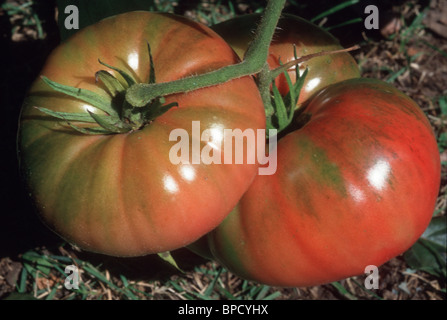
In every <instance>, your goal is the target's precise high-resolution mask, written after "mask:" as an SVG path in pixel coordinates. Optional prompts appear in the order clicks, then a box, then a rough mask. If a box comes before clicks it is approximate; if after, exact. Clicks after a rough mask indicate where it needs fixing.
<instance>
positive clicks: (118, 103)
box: [35, 43, 178, 134]
mask: <svg viewBox="0 0 447 320" xmlns="http://www.w3.org/2000/svg"><path fill="white" fill-rule="evenodd" d="M147 46H148V53H149V60H150V75H149V84H154V83H155V80H156V78H155V68H154V63H153V60H152V54H151V50H150V45H149V43H148V44H147ZM98 62H99V63H100V64H101V65H104V66H106V67H107V68H109V69H112V70H113V71H115V72H117V73H118V74H119V75H120V76H121V77H122V78H123V79H124V82H125V83H122V82H121V81H119V80H118V79H117V78H116V77H115V76H114V75H112V74H111V73H110V72H109V71H106V70H99V71H97V72H96V74H95V80H96V82H98V81H101V82H102V83H103V84H104V86H105V87H106V89H107V91H108V94H109V99H104V96H100V95H99V94H97V93H95V92H93V91H90V90H86V89H81V88H75V87H70V86H66V85H63V84H60V83H57V82H54V81H52V80H50V79H48V78H47V77H45V76H42V77H41V78H42V80H43V81H44V82H45V83H46V84H47V85H49V86H50V87H51V88H52V89H53V90H55V91H58V92H61V93H64V94H66V95H68V96H72V97H74V98H77V99H80V100H82V101H84V102H86V103H88V104H90V105H91V106H92V107H93V108H89V107H87V108H86V111H87V113H85V112H82V113H81V112H80V113H69V112H58V111H52V110H50V109H47V108H42V107H35V108H37V109H38V110H39V111H41V112H43V113H46V114H47V115H50V116H52V117H55V118H58V119H61V120H64V121H65V122H66V123H67V124H68V125H69V126H70V127H72V128H73V129H74V130H76V131H78V132H80V133H83V134H119V133H126V132H132V131H136V130H140V129H142V128H143V127H145V126H146V125H148V124H150V123H151V122H152V121H153V120H154V119H156V118H157V117H159V116H161V115H162V114H163V113H165V112H167V111H168V110H169V109H171V108H172V107H177V106H178V104H177V103H176V102H173V103H169V104H165V103H166V100H165V98H164V97H156V98H154V99H152V100H151V101H149V102H148V103H146V104H145V105H143V106H139V105H138V106H135V105H131V104H130V103H129V102H128V101H127V100H126V99H125V95H126V92H127V90H128V89H129V88H130V87H131V86H133V85H135V84H136V83H137V82H136V81H135V80H134V78H133V77H132V76H131V75H129V74H128V73H127V72H125V71H123V70H121V69H118V68H116V67H114V66H111V65H109V64H107V63H105V62H102V61H101V60H100V59H98ZM95 109H96V110H95ZM98 110H99V111H100V112H98ZM74 122H75V123H83V124H96V125H95V126H93V127H92V126H79V125H75V124H73V123H74ZM98 125H99V127H98Z"/></svg>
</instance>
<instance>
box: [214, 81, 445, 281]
mask: <svg viewBox="0 0 447 320" xmlns="http://www.w3.org/2000/svg"><path fill="white" fill-rule="evenodd" d="M304 112H305V113H306V114H308V115H310V120H309V122H307V123H306V124H305V125H304V126H303V127H302V128H300V129H297V130H295V131H293V132H292V133H290V134H288V135H286V136H285V137H283V138H282V139H281V140H280V141H279V142H278V145H277V152H278V153H277V155H278V160H277V161H278V170H277V172H276V174H274V175H271V176H257V177H256V179H255V181H254V182H253V184H252V185H251V186H250V188H249V189H248V191H247V192H246V194H245V195H244V196H243V198H242V199H241V201H240V202H239V204H238V206H237V207H236V208H235V210H233V212H232V213H231V214H230V215H229V216H228V217H227V218H226V219H225V220H224V222H223V223H222V224H221V225H219V227H218V228H217V229H216V230H214V231H213V232H211V233H210V234H209V236H208V239H209V243H210V248H211V251H212V253H213V255H214V256H215V257H216V259H217V260H218V261H220V263H222V264H223V265H224V266H226V267H227V268H228V269H229V270H231V271H233V272H234V273H236V274H238V275H239V276H241V277H244V278H247V279H250V280H255V281H258V282H261V283H265V284H269V285H275V286H285V287H297V286H313V285H320V284H323V283H328V282H332V281H336V280H340V279H344V278H347V277H350V276H354V275H360V274H363V273H364V270H365V267H366V266H368V265H376V266H380V265H381V264H383V263H384V262H386V261H388V260H390V259H391V258H393V257H395V256H397V255H399V254H401V253H402V252H404V251H405V250H407V249H408V248H409V247H410V246H411V245H412V244H413V243H414V242H415V241H416V240H417V239H418V238H419V237H420V235H421V234H422V233H423V231H424V230H425V229H426V227H427V226H428V224H429V221H430V219H431V217H432V214H433V210H434V207H435V203H436V198H437V195H438V191H439V186H440V156H439V152H438V149H437V144H436V139H435V137H434V134H433V131H432V128H431V127H430V124H429V122H428V121H427V119H426V118H425V115H424V114H423V112H422V111H421V110H420V109H419V107H418V106H417V105H416V104H415V103H414V102H413V101H412V100H411V99H410V98H408V97H407V96H405V95H404V94H403V93H401V92H399V91H398V90H396V89H395V88H393V87H392V86H391V85H389V84H386V83H384V82H381V81H379V80H374V79H351V80H347V81H343V82H340V83H337V84H334V85H331V86H329V87H327V88H326V89H323V90H322V91H321V92H320V93H319V94H318V95H317V96H316V97H315V98H314V99H313V100H312V101H311V102H310V103H309V105H308V107H307V108H306V109H305V110H304Z"/></svg>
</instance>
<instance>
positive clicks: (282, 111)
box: [272, 81, 288, 131]
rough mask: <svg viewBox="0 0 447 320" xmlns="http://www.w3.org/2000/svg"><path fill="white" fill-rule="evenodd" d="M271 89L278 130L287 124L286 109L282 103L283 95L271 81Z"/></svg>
mask: <svg viewBox="0 0 447 320" xmlns="http://www.w3.org/2000/svg"><path fill="white" fill-rule="evenodd" d="M272 91H273V107H274V108H275V115H276V119H277V121H278V130H280V131H281V130H282V129H284V128H285V127H286V126H287V125H288V117H287V109H286V105H285V104H284V100H283V97H282V96H281V94H280V93H279V90H278V87H277V86H276V84H275V82H274V81H273V82H272Z"/></svg>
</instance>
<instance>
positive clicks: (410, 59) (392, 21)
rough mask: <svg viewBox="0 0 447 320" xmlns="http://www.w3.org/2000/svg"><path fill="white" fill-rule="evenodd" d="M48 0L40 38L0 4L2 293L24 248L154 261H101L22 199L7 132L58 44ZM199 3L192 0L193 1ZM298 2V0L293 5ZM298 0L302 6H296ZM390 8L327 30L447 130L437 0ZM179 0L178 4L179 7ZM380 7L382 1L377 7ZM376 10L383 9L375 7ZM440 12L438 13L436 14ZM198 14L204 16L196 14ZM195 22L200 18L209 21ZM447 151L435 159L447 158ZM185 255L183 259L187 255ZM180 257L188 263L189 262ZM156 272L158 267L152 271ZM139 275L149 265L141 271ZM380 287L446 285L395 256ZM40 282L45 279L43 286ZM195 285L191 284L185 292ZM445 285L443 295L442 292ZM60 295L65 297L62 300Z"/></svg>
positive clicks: (431, 296)
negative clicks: (370, 24) (377, 16)
mask: <svg viewBox="0 0 447 320" xmlns="http://www.w3.org/2000/svg"><path fill="white" fill-rule="evenodd" d="M25 2H26V1H22V0H16V1H14V0H0V4H2V5H3V4H5V3H10V4H23V3H25ZM55 2H56V1H55V0H46V1H40V2H39V1H37V3H36V4H35V5H34V10H35V12H36V13H37V14H38V16H39V17H40V20H41V22H42V30H43V34H39V31H38V30H37V29H36V27H35V26H25V25H24V16H23V15H20V14H14V15H8V14H7V12H6V11H5V10H3V9H0V32H1V33H0V37H1V38H0V44H1V48H2V49H1V50H0V55H1V56H0V61H1V62H2V68H1V70H2V71H3V74H4V76H3V77H1V79H0V88H1V94H0V105H1V106H2V109H3V111H4V112H6V114H4V116H3V117H2V118H1V126H0V128H1V129H0V130H1V137H2V139H1V141H0V149H1V150H2V151H3V155H2V157H1V159H0V161H1V167H2V168H3V169H2V171H1V173H0V175H1V179H2V184H1V185H2V186H3V190H2V192H0V197H1V198H0V201H1V203H2V204H3V206H2V213H1V214H2V223H1V224H0V299H1V298H2V297H5V296H7V295H8V294H9V293H10V292H13V291H15V290H16V284H17V282H18V279H19V276H20V273H21V270H22V268H23V260H22V255H23V253H24V252H26V251H28V250H31V249H33V250H39V251H40V252H49V253H53V254H60V255H61V254H62V255H65V256H69V257H71V256H76V257H80V258H82V259H88V260H89V261H92V263H93V264H94V262H98V263H102V265H103V266H104V267H105V268H108V269H107V270H109V272H110V276H111V277H116V278H119V275H120V274H121V273H124V274H126V276H127V277H128V278H132V277H133V278H134V279H140V278H141V277H144V275H143V273H144V272H143V269H145V268H143V266H147V265H152V266H153V265H154V264H155V265H157V262H154V259H153V258H152V257H144V258H139V259H137V258H135V259H131V260H127V261H124V260H122V259H113V258H104V257H102V256H98V255H93V254H88V253H82V252H79V251H77V250H76V249H75V248H72V247H70V246H67V245H65V246H62V245H61V241H60V239H59V238H58V237H57V236H55V235H54V234H53V233H52V232H50V231H49V230H48V229H47V228H46V227H45V226H44V225H43V224H42V223H41V221H39V219H38V218H37V215H36V214H35V212H34V209H33V207H32V205H31V203H30V201H29V199H28V198H27V195H26V191H25V190H24V189H23V185H22V183H21V181H20V179H19V175H18V161H17V156H16V145H15V138H16V132H17V119H18V117H19V112H20V106H21V104H22V101H23V98H24V96H25V93H26V91H27V89H28V87H29V86H30V84H31V82H32V81H33V80H34V78H35V77H36V75H37V74H38V72H39V70H40V69H41V67H42V65H43V63H44V61H45V58H46V57H47V56H48V54H49V53H50V52H51V50H52V49H53V48H54V47H55V46H56V45H57V44H58V43H59V41H60V40H59V34H58V31H57V30H58V29H57V23H56V19H55V17H56V10H55V8H56V3H55ZM198 2H199V1H193V3H194V4H196V5H197V3H198ZM233 2H234V3H235V10H236V12H237V13H238V14H242V13H248V12H252V11H254V10H255V9H256V6H255V5H254V1H233ZM301 2H303V3H304V2H306V1H301ZM301 2H300V3H301ZM179 3H180V4H179V5H178V7H177V12H176V13H177V14H183V15H186V16H188V17H191V18H196V19H198V20H200V19H202V18H200V15H198V14H197V12H196V11H195V9H194V8H195V7H194V5H192V4H190V3H192V2H188V4H189V5H184V3H185V2H182V1H179ZM213 3H214V5H215V7H212V8H210V10H213V9H215V10H221V13H228V7H224V6H223V5H222V6H219V5H218V4H216V2H213V1H211V5H212V4H213ZM313 3H314V5H313V6H311V5H309V6H308V7H306V8H307V9H306V10H305V11H300V10H299V9H300V7H294V6H291V5H289V6H288V7H287V9H286V10H288V11H289V12H292V13H296V14H298V15H301V16H303V17H305V18H310V17H312V16H314V15H315V13H318V12H321V7H319V5H321V3H325V4H326V3H327V1H326V2H325V1H316V0H315V1H313ZM395 3H397V5H394V6H390V5H387V6H384V7H383V12H386V14H384V16H386V17H387V20H386V21H385V22H383V23H381V29H380V30H376V31H374V30H373V31H366V30H364V29H363V28H362V27H358V28H357V27H352V26H351V27H347V28H338V29H337V30H334V31H333V34H334V35H335V36H337V37H338V38H339V39H340V41H341V43H342V44H343V45H344V46H350V45H353V44H361V49H360V50H357V51H355V52H353V53H352V54H353V55H354V57H355V58H356V59H357V61H358V62H359V64H360V66H361V68H362V70H363V76H364V77H373V78H379V79H383V80H387V79H389V78H390V76H392V75H393V74H394V73H395V72H399V71H401V70H402V73H400V74H399V75H398V76H397V77H396V79H395V81H394V82H393V84H394V85H395V86H396V87H397V88H398V89H400V90H402V91H403V92H405V93H406V94H407V95H409V96H410V97H412V98H413V99H414V100H415V101H416V102H417V103H418V104H419V105H420V106H421V107H422V109H423V110H424V111H425V112H426V113H427V115H428V117H429V120H430V121H431V123H432V125H433V128H434V130H435V131H436V133H437V134H440V133H441V132H445V131H446V130H447V129H446V128H447V119H446V118H445V116H442V115H441V114H440V111H439V109H440V107H439V98H440V97H442V96H447V54H446V52H447V30H446V29H447V22H446V20H445V17H447V13H446V12H447V9H446V7H447V5H446V2H445V1H442V0H438V1H431V3H430V4H429V3H428V2H427V1H396V2H395ZM182 4H183V5H182ZM427 7H428V8H429V11H428V14H427V15H426V18H425V20H424V21H423V23H422V24H421V26H422V27H419V28H415V29H414V30H411V32H409V31H408V32H407V31H405V30H410V27H409V24H410V22H411V21H413V19H414V18H415V17H416V15H417V14H418V12H419V11H420V10H422V9H424V8H427ZM358 10H359V9H358V8H355V7H354V8H352V9H351V11H349V12H344V13H343V15H339V16H338V18H331V19H332V20H331V19H329V20H327V21H324V22H325V25H335V24H337V23H339V21H338V19H339V20H340V21H347V19H348V18H349V15H357V16H358ZM380 10H382V7H381V9H380ZM381 12H382V11H381ZM442 12H444V13H443V14H440V13H442ZM202 20H203V19H202ZM202 22H204V23H207V20H203V21H202ZM446 152H447V151H444V153H443V154H442V155H441V157H442V159H443V160H444V161H446V160H447V153H446ZM442 177H443V180H442V184H441V191H440V197H439V200H438V205H437V208H438V209H440V210H445V208H446V201H447V199H446V197H445V194H447V193H446V184H447V181H446V180H447V179H446V177H447V172H446V166H443V172H442ZM177 254H178V255H180V256H182V257H188V258H187V259H190V260H189V264H190V266H189V269H188V267H186V269H187V270H189V271H187V273H186V275H179V274H178V273H176V272H174V271H170V272H169V274H168V275H166V274H165V275H164V276H167V277H173V278H175V277H179V276H184V277H186V278H187V279H188V281H189V284H188V285H189V286H190V288H189V289H191V288H197V287H198V288H201V287H204V286H206V284H207V283H209V281H210V280H209V278H208V277H205V276H204V275H203V274H197V273H194V272H193V271H192V267H193V266H195V265H203V267H204V268H212V266H211V265H210V262H206V261H204V260H202V259H200V258H198V257H193V258H191V257H190V255H188V254H187V253H185V252H184V251H183V250H180V251H179V252H178V253H177ZM185 259H186V258H185ZM187 259H186V260H187ZM154 268H155V269H156V267H154ZM146 272H147V271H146ZM380 274H381V281H380V288H379V289H378V290H375V291H374V294H375V295H376V296H378V297H381V298H383V299H387V300H443V299H445V281H442V280H440V279H438V278H436V277H434V276H432V275H430V274H428V273H425V272H420V271H418V272H410V271H409V270H408V265H407V264H406V262H405V260H404V259H403V258H402V257H397V258H394V259H392V260H391V261H389V262H388V263H386V264H385V265H383V266H382V267H381V268H380ZM226 277H227V279H226V280H227V282H228V286H229V288H230V289H231V290H234V291H237V290H238V289H239V288H240V285H241V280H240V279H239V278H237V277H235V276H234V275H232V274H227V275H226ZM364 278H365V277H364V276H363V277H353V278H350V279H346V280H343V281H341V282H340V283H341V284H342V285H343V286H344V287H345V288H349V289H350V290H349V291H350V292H351V293H352V294H354V295H355V297H357V298H359V299H374V298H375V296H372V295H371V294H370V293H367V292H365V291H364V290H363V289H362V286H359V285H358V284H359V283H360V284H362V283H363V282H364ZM45 281H47V282H45V283H40V284H38V285H39V286H45V285H51V284H54V283H55V282H60V281H61V279H51V278H50V279H47V280H45ZM48 281H52V282H50V283H48ZM191 290H193V289H191ZM272 290H281V292H282V295H281V297H280V299H303V300H310V299H312V300H316V299H323V300H327V299H331V300H332V299H347V298H349V297H348V296H346V295H343V294H341V293H340V291H338V290H336V289H335V287H334V286H332V285H323V286H318V287H311V288H293V289H279V288H278V289H275V288H274V289H272ZM442 290H444V291H442ZM155 297H158V298H160V299H179V298H181V297H180V296H178V295H176V294H175V293H172V292H170V293H166V292H165V293H164V294H162V293H160V294H159V295H158V296H157V295H155ZM59 298H63V296H60V297H59Z"/></svg>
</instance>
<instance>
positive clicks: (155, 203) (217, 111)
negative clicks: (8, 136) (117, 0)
mask: <svg viewBox="0 0 447 320" xmlns="http://www.w3.org/2000/svg"><path fill="white" fill-rule="evenodd" d="M147 42H149V44H150V46H151V52H152V57H153V61H154V66H155V75H156V81H157V82H166V81H171V80H175V79H179V78H183V77H187V76H189V75H193V74H201V73H205V72H208V71H211V70H215V69H217V68H220V67H222V66H225V65H230V64H234V63H237V62H238V61H239V59H238V57H237V56H236V55H235V53H234V51H232V49H231V48H230V47H229V46H228V45H227V44H226V43H225V42H224V41H223V40H222V39H221V38H220V37H219V36H218V35H217V34H216V33H215V32H213V31H212V30H210V29H209V28H207V27H205V26H203V25H200V24H198V23H195V22H192V21H189V20H187V19H184V18H182V17H177V16H173V15H167V14H154V13H148V12H132V13H126V14H122V15H118V16H115V17H111V18H107V19H105V20H103V21H101V22H99V23H97V24H95V25H93V26H89V27H87V28H85V29H83V30H81V31H79V32H78V33H76V34H75V35H74V37H72V38H70V39H69V40H67V41H66V42H64V43H62V44H61V45H60V46H59V47H58V48H56V50H55V51H54V52H53V53H52V54H51V56H50V57H49V59H48V61H47V62H46V64H45V66H44V68H43V70H42V71H41V75H44V76H46V77H48V78H49V79H51V80H53V81H55V82H57V83H60V84H63V85H68V86H73V87H76V88H83V89H88V90H90V91H93V92H95V93H96V94H99V95H100V96H101V97H102V98H103V99H104V101H105V102H110V100H111V98H110V96H109V92H108V91H107V90H106V87H105V86H104V84H103V83H101V82H95V72H97V71H98V70H100V69H107V70H108V71H109V72H110V73H111V74H113V75H114V76H116V77H117V78H118V79H120V81H121V82H122V83H123V86H125V81H124V80H123V78H120V76H119V75H118V73H117V72H115V71H114V70H112V69H109V68H105V67H104V66H103V65H101V64H100V63H99V62H98V59H101V61H103V62H105V63H107V64H108V65H111V66H114V67H116V68H119V69H121V70H123V71H125V72H127V73H128V74H130V75H131V76H132V77H133V78H134V79H135V80H136V81H137V82H148V81H149V78H150V77H149V73H150V69H151V68H150V63H149V56H148V47H147ZM171 102H177V103H178V107H174V108H172V109H170V110H169V111H168V112H166V113H164V114H163V115H161V116H159V117H158V118H156V119H155V120H154V121H153V122H151V123H149V124H147V125H146V126H145V127H143V128H142V129H141V130H134V131H130V132H127V133H122V134H109V135H85V134H82V133H79V132H77V131H75V130H73V129H72V128H71V127H70V126H68V125H67V124H66V123H65V122H64V121H62V120H59V119H55V118H53V117H51V116H48V115H47V114H45V113H42V112H41V111H40V110H37V109H36V108H34V107H35V106H37V107H42V108H47V109H50V110H53V111H60V112H77V113H85V114H86V116H88V113H87V110H89V111H92V112H94V113H97V114H101V111H99V110H97V109H95V108H94V107H92V106H91V105H89V104H88V103H85V102H83V101H81V100H78V99H76V98H73V97H70V96H67V95H65V94H62V93H59V92H56V91H54V90H53V89H51V88H50V87H49V86H48V85H47V84H45V83H44V82H43V81H42V80H41V79H37V80H36V81H35V82H34V84H33V85H32V88H31V89H30V92H29V95H28V96H27V98H26V100H25V103H24V106H23V110H22V114H21V119H20V130H19V140H18V148H19V157H20V161H21V169H22V172H23V174H24V177H25V180H26V183H27V185H28V186H29V192H30V194H31V196H32V198H33V199H34V200H35V202H36V205H37V208H38V210H39V211H40V213H41V217H42V218H43V220H44V221H45V223H46V224H48V225H49V227H50V228H52V229H53V230H54V231H55V232H57V233H58V234H59V235H61V236H62V237H63V238H65V239H67V240H68V241H70V242H72V243H74V244H77V245H78V246H79V247H81V248H83V249H86V250H90V251H95V252H101V253H105V254H110V255H118V256H135V255H142V254H148V253H154V252H162V251H167V250H172V249H175V248H179V247H182V246H185V245H187V244H188V243H190V242H192V241H194V240H196V239H197V238H199V237H200V236H202V235H204V234H205V233H206V232H208V231H210V230H211V229H212V228H214V227H216V226H217V225H218V224H219V223H220V222H221V221H222V220H223V219H224V217H225V216H226V215H227V214H228V213H229V212H230V211H231V210H232V209H233V207H234V206H235V205H236V203H237V201H238V200H239V199H240V197H241V196H242V194H243V193H244V192H245V191H246V189H247V188H248V186H249V184H250V183H251V182H252V180H253V178H254V176H255V175H256V173H257V165H256V164H246V163H247V162H246V161H244V163H245V164H221V165H219V164H204V163H203V162H201V163H200V164H173V163H172V162H171V161H170V159H169V151H170V148H171V147H172V146H173V145H174V144H175V142H173V141H170V140H169V135H170V132H171V131H172V130H174V129H178V128H180V129H184V130H186V131H187V132H188V134H189V137H190V139H191V140H190V142H191V141H192V140H194V139H195V137H192V132H191V130H192V121H200V130H201V131H200V133H203V132H204V130H205V129H213V130H215V131H216V130H217V131H219V132H216V134H217V136H218V135H219V133H221V131H222V130H223V129H235V128H237V129H241V130H245V129H247V128H252V129H262V128H265V113H264V109H263V105H262V101H261V98H260V95H259V92H258V90H257V87H256V84H255V83H254V81H253V80H252V78H250V77H245V78H241V79H238V80H234V81H230V82H228V83H225V84H222V85H220V86H214V87H209V88H206V89H200V90H197V91H194V92H190V93H186V94H175V95H171V96H167V97H166V104H168V103H171ZM215 131H213V132H215ZM199 139H200V137H199ZM216 139H217V138H216ZM216 141H217V140H216ZM191 143H192V142H191ZM198 143H201V147H203V145H204V144H205V142H203V141H202V142H200V141H199V142H198ZM215 147H216V148H217V150H216V151H215V152H222V154H223V153H224V150H220V149H219V148H218V144H217V143H216V144H215ZM190 150H191V148H190ZM190 159H191V158H190Z"/></svg>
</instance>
